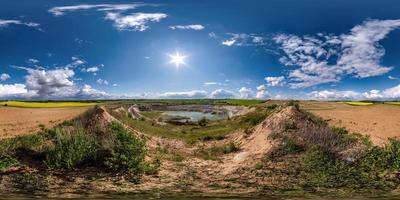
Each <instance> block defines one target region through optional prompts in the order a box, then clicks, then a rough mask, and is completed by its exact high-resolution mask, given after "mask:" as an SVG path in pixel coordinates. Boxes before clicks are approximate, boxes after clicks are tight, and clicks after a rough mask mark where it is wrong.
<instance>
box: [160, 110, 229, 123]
mask: <svg viewBox="0 0 400 200" xmlns="http://www.w3.org/2000/svg"><path fill="white" fill-rule="evenodd" d="M163 118H164V119H165V120H166V121H176V122H182V123H185V122H198V121H199V120H201V119H202V118H206V119H208V120H211V121H215V120H223V119H227V118H228V115H227V114H226V113H224V112H223V113H211V112H199V111H166V112H164V113H163Z"/></svg>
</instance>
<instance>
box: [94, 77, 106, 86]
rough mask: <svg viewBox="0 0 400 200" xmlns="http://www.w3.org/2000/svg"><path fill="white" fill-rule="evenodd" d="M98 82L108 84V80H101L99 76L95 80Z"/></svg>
mask: <svg viewBox="0 0 400 200" xmlns="http://www.w3.org/2000/svg"><path fill="white" fill-rule="evenodd" d="M96 82H97V83H98V84H100V85H108V81H107V80H103V79H101V78H99V79H97V81H96Z"/></svg>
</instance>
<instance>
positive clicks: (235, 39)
mask: <svg viewBox="0 0 400 200" xmlns="http://www.w3.org/2000/svg"><path fill="white" fill-rule="evenodd" d="M228 35H230V36H231V37H230V38H228V39H226V40H223V41H222V44H223V45H225V46H233V45H235V46H262V45H266V44H267V43H266V40H265V38H264V37H262V36H259V35H256V34H246V33H228Z"/></svg>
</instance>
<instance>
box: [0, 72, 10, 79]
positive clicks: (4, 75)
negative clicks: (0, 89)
mask: <svg viewBox="0 0 400 200" xmlns="http://www.w3.org/2000/svg"><path fill="white" fill-rule="evenodd" d="M10 78H11V76H10V75H9V74H6V73H2V74H0V81H5V80H7V79H10Z"/></svg>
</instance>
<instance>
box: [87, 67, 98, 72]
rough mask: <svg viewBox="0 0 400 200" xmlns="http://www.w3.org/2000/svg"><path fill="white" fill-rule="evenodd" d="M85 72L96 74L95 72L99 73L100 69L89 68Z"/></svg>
mask: <svg viewBox="0 0 400 200" xmlns="http://www.w3.org/2000/svg"><path fill="white" fill-rule="evenodd" d="M84 71H85V72H90V73H95V72H98V71H99V67H97V66H94V67H89V68H86V69H84Z"/></svg>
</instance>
